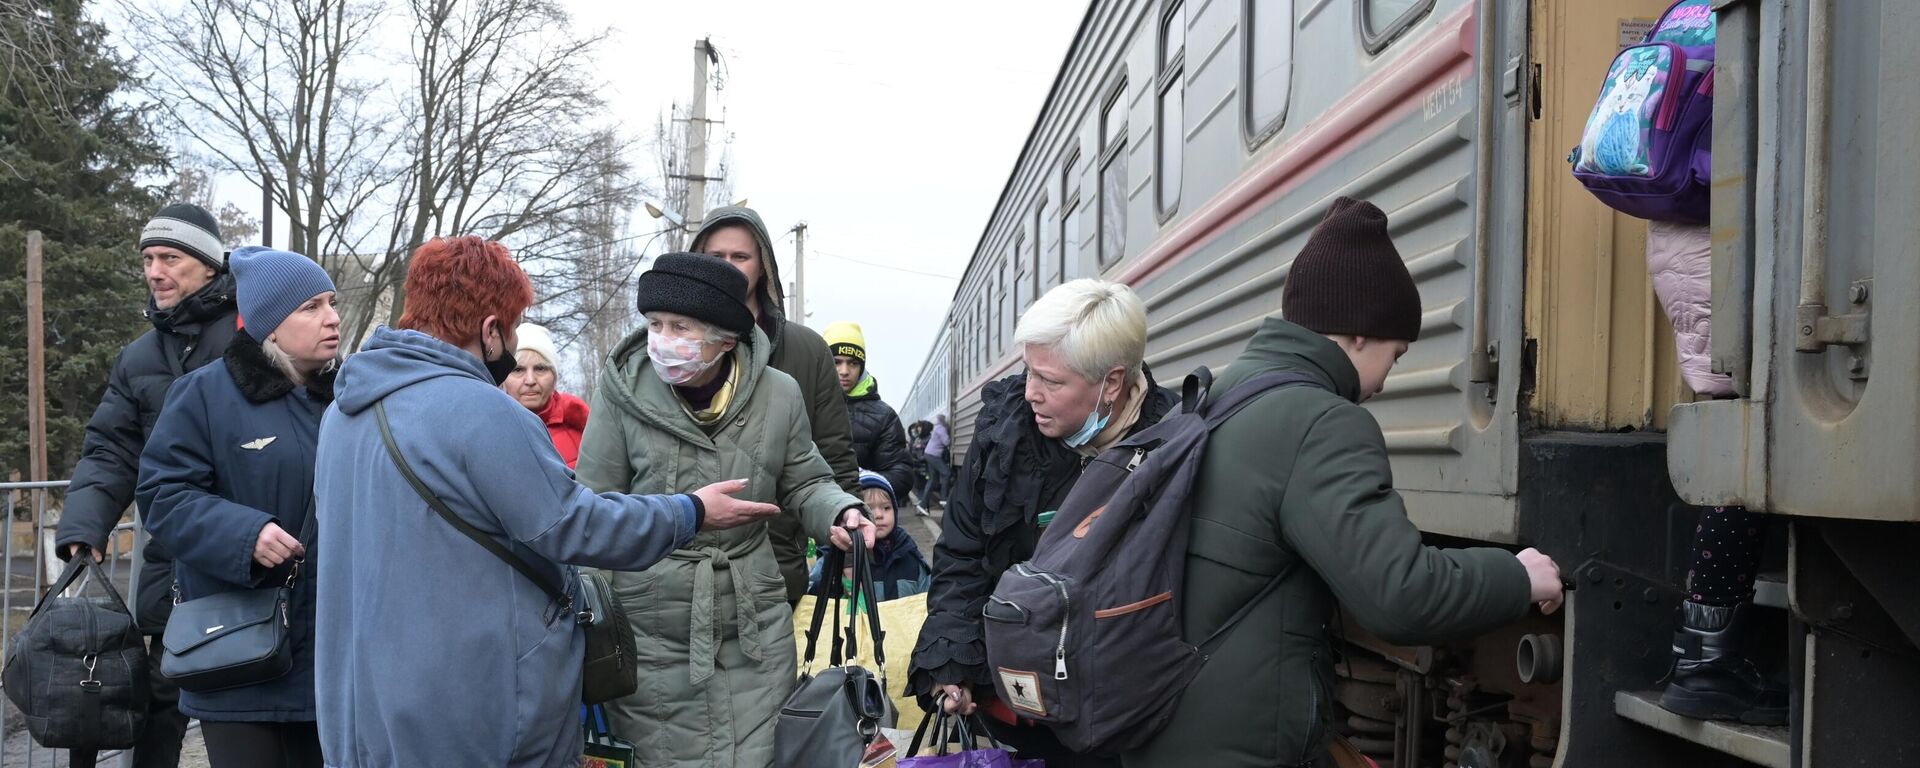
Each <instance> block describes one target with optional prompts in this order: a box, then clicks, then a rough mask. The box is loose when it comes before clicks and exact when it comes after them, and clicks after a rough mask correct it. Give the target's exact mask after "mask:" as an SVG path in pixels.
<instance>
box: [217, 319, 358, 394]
mask: <svg viewBox="0 0 1920 768" xmlns="http://www.w3.org/2000/svg"><path fill="white" fill-rule="evenodd" d="M226 359H227V373H229V374H231V375H232V376H233V383H234V385H235V386H238V387H239V388H240V394H242V395H245V396H246V398H247V402H250V403H265V402H270V401H273V400H278V399H280V398H282V397H285V396H286V395H287V393H288V392H292V391H293V380H292V379H289V378H287V375H286V374H285V373H282V372H281V371H280V369H278V368H275V367H273V360H271V359H269V358H268V357H267V350H266V349H265V348H264V347H261V346H260V342H258V341H254V340H253V334H250V333H247V332H246V331H241V332H239V333H236V334H234V335H233V343H232V344H228V345H227V353H226ZM338 371H339V366H335V367H334V368H333V370H329V371H325V372H322V373H320V374H319V375H316V376H314V377H313V380H312V381H309V382H307V393H308V394H310V395H312V396H313V399H314V400H316V401H319V402H321V403H330V402H333V376H334V374H335V373H336V372H338Z"/></svg>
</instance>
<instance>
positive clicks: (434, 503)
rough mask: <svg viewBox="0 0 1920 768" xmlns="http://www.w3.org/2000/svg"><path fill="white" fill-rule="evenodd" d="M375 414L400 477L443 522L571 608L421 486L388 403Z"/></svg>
mask: <svg viewBox="0 0 1920 768" xmlns="http://www.w3.org/2000/svg"><path fill="white" fill-rule="evenodd" d="M373 411H374V415H375V416H376V417H377V418H378V419H379V420H380V440H381V441H382V442H384V443H386V444H387V455H388V456H390V457H392V458H393V464H394V466H396V467H399V468H400V475H401V476H402V477H405V478H406V479H407V484H408V485H411V486H413V492H414V493H417V494H420V498H421V499H423V500H425V501H426V502H427V506H429V507H432V508H433V511H435V512H438V513H440V517H442V518H444V519H445V520H446V521H447V524H448V525H451V526H453V528H454V530H457V531H459V532H461V533H463V534H466V537H467V538H469V539H473V541H474V543H476V544H479V545H480V546H482V547H485V548H486V550H487V551H488V552H491V553H493V556H494V557H497V558H500V560H501V561H503V562H505V563H506V564H507V565H510V566H513V569H514V570H516V571H519V572H520V575H522V576H525V577H527V580H528V581H531V582H533V583H534V584H535V585H537V586H539V587H540V589H541V590H542V591H544V592H546V593H547V596H548V597H550V598H552V599H553V601H554V602H556V603H559V604H560V606H561V607H562V608H567V609H571V608H572V606H573V600H572V599H571V598H569V597H567V593H566V592H565V591H564V590H562V589H561V588H560V586H559V585H558V584H554V583H553V582H551V581H549V580H548V579H547V578H546V576H545V575H544V574H541V573H540V572H539V571H538V570H535V569H534V567H533V566H532V565H531V564H529V563H528V562H527V561H526V560H525V559H522V558H521V557H520V556H519V555H516V554H514V553H513V550H510V549H507V547H506V545H504V544H501V543H500V542H499V541H498V540H496V539H494V538H493V537H492V536H489V535H487V534H486V532H484V531H481V530H480V529H478V528H475V527H473V524H472V523H469V522H467V521H466V520H463V519H461V518H460V516H459V515H457V514H454V512H453V510H452V509H450V508H448V507H447V504H446V502H444V501H441V500H440V497H439V496H436V495H434V493H433V491H431V490H428V489H427V484H426V483H423V482H421V481H420V477H419V476H418V475H415V474H414V473H413V467H412V466H409V465H408V464H407V458H406V457H405V456H402V455H400V446H399V445H397V444H395V443H394V441H393V428H392V427H391V426H389V425H388V423H387V403H386V401H384V400H382V401H380V402H377V403H374V404H373Z"/></svg>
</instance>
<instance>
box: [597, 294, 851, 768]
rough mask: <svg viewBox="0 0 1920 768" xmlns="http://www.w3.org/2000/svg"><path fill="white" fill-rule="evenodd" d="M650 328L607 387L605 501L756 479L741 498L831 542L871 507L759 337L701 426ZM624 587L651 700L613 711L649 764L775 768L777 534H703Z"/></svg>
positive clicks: (782, 621) (626, 579)
mask: <svg viewBox="0 0 1920 768" xmlns="http://www.w3.org/2000/svg"><path fill="white" fill-rule="evenodd" d="M646 338H647V335H646V331H645V330H644V329H643V330H641V331H639V332H636V333H635V334H634V335H633V336H631V337H629V338H628V339H627V340H626V341H624V342H622V343H621V345H620V348H619V349H618V350H616V351H615V352H614V353H613V355H612V357H611V358H610V360H609V361H608V364H607V367H606V368H605V370H604V372H603V373H602V375H601V377H600V383H599V385H598V386H597V387H595V389H594V397H593V417H592V418H591V419H590V420H589V421H588V422H587V430H586V435H585V436H584V437H583V438H582V442H581V445H580V466H579V470H578V472H579V479H580V482H582V483H584V484H586V485H587V486H588V487H591V488H593V489H594V490H595V491H599V492H602V493H606V492H619V493H688V492H692V491H695V490H698V489H700V488H702V487H704V486H706V485H709V484H712V483H715V482H719V481H722V480H730V479H738V478H747V480H748V484H747V490H746V491H745V492H744V493H741V494H739V496H738V498H741V499H746V500H750V501H761V502H769V503H774V504H778V505H780V507H781V514H782V515H783V516H794V517H796V518H797V519H798V520H799V521H801V522H802V525H803V527H804V529H805V530H806V531H807V533H808V534H810V535H812V536H813V537H814V538H817V539H819V540H821V541H825V540H826V539H827V533H828V531H829V530H830V528H831V527H832V525H833V523H834V521H835V518H836V517H838V516H839V513H840V512H842V511H843V510H845V509H847V508H848V507H857V506H861V505H860V502H859V500H858V499H856V498H854V497H853V496H850V495H848V494H847V493H846V492H844V491H842V490H840V487H839V486H838V485H836V484H835V482H834V477H833V470H832V469H831V468H829V467H828V466H827V462H826V460H825V459H822V458H820V454H819V452H818V451H817V450H815V448H814V443H813V438H812V436H811V432H810V430H809V429H808V424H807V415H806V411H805V410H804V409H805V404H804V402H803V401H802V400H801V398H800V388H799V386H798V385H797V384H795V383H794V381H793V379H792V378H791V377H789V376H787V375H786V374H784V373H781V372H779V371H777V370H774V369H772V368H770V367H768V365H767V360H768V358H769V357H770V354H771V353H770V347H771V345H770V344H768V343H767V337H766V335H765V334H763V333H761V332H760V331H758V330H757V329H756V330H755V331H754V333H753V336H752V338H751V340H749V341H748V342H747V343H746V344H744V345H742V346H741V347H740V348H739V350H740V352H738V353H736V354H737V356H736V357H735V361H736V365H738V366H739V369H740V376H741V377H740V380H739V382H738V385H737V390H736V391H735V393H734V395H733V399H732V401H731V402H730V404H729V405H728V406H727V410H726V415H725V416H724V417H723V418H722V419H721V420H720V422H719V423H718V424H716V425H714V426H713V427H711V428H709V429H711V430H712V431H711V434H709V431H708V430H707V429H702V428H701V427H700V426H698V425H696V424H695V423H694V421H693V418H692V417H691V416H689V415H688V414H687V411H686V408H685V406H684V405H683V404H682V401H681V400H680V399H679V396H678V395H676V394H674V392H673V389H672V388H671V387H669V386H668V385H667V384H666V383H665V382H663V381H661V380H660V377H659V376H658V375H657V374H656V373H654V370H653V364H652V361H650V360H649V359H648V358H647V352H646V349H647V341H646ZM608 577H609V580H610V581H611V582H612V584H613V589H614V592H615V594H617V595H618V596H619V598H620V601H621V604H622V605H623V606H624V607H625V609H626V612H627V617H628V620H629V622H630V623H631V624H632V625H633V630H634V639H635V640H636V641H637V643H638V647H639V656H640V671H639V683H640V687H639V690H638V692H637V693H635V694H634V695H632V696H629V697H627V698H624V699H620V700H619V701H616V702H612V703H610V704H609V705H608V712H609V714H610V715H611V716H612V720H613V727H614V729H615V732H616V733H618V734H619V735H620V736H621V737H623V738H625V739H627V740H629V741H632V742H633V743H634V746H635V747H637V748H638V749H639V756H640V764H642V765H646V766H649V768H661V767H663V766H711V767H713V768H735V766H739V767H740V768H764V767H765V766H768V765H770V764H771V763H772V761H773V726H774V720H775V718H776V716H777V715H778V714H779V711H780V705H781V703H782V702H784V701H785V700H786V697H787V695H788V694H789V693H791V692H792V689H793V684H794V680H795V674H796V673H795V667H794V650H793V648H794V643H793V613H792V610H791V609H790V608H788V607H787V590H786V584H785V582H784V581H783V580H782V578H781V575H780V570H779V567H778V565H777V564H776V563H775V562H774V553H773V544H772V542H771V541H769V539H768V538H767V526H766V524H765V523H756V524H753V525H748V526H743V527H740V528H733V529H730V530H724V531H702V532H700V534H699V535H697V536H695V537H694V539H693V541H692V543H690V544H688V545H687V547H686V548H685V549H680V550H676V551H675V552H674V553H673V554H672V555H670V556H668V558H667V559H666V560H663V561H661V562H660V563H659V564H658V565H655V566H654V567H652V568H649V569H647V570H645V571H641V572H638V573H611V574H608Z"/></svg>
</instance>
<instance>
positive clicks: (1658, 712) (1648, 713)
mask: <svg viewBox="0 0 1920 768" xmlns="http://www.w3.org/2000/svg"><path fill="white" fill-rule="evenodd" d="M1753 602H1754V604H1756V605H1760V606H1764V607H1767V608H1778V609H1782V610H1784V609H1785V608H1786V607H1787V575H1786V574H1785V573H1784V572H1777V573H1762V574H1760V575H1759V577H1758V578H1756V579H1755V580H1754V585H1753ZM1613 711H1614V713H1615V714H1617V715H1619V716H1621V717H1624V718H1626V719H1628V720H1632V721H1634V722H1636V723H1639V724H1641V725H1644V726H1647V727H1649V728H1652V729H1654V730H1657V731H1662V732H1665V733H1668V734H1671V735H1674V736H1678V737H1680V738H1682V739H1686V740H1687V741H1691V742H1694V743H1695V744H1699V745H1701V746H1704V747H1707V748H1708V749H1712V750H1715V751H1718V752H1722V753H1725V754H1728V755H1732V756H1734V757H1737V758H1740V759H1742V760H1745V761H1747V762H1750V763H1753V764H1755V765H1760V766H1765V768H1791V766H1792V763H1793V759H1792V753H1791V751H1790V748H1789V746H1788V733H1787V727H1786V726H1759V725H1746V724H1743V723H1721V722H1712V721H1706V720H1695V719H1693V718H1690V717H1683V716H1681V715H1676V714H1674V713H1672V712H1668V711H1666V710H1665V709H1662V708H1661V707H1660V692H1659V691H1657V690H1653V691H1616V692H1614V695H1613Z"/></svg>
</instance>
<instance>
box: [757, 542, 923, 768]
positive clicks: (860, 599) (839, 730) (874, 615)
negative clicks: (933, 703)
mask: <svg viewBox="0 0 1920 768" xmlns="http://www.w3.org/2000/svg"><path fill="white" fill-rule="evenodd" d="M850 533H852V534H853V540H854V542H855V544H854V546H853V549H852V551H851V553H850V554H849V553H843V552H841V551H840V550H839V549H837V548H831V547H829V548H828V549H827V554H826V563H824V564H823V565H822V570H821V574H822V575H821V577H820V581H821V583H822V584H824V585H826V587H825V588H824V589H823V590H821V591H822V593H823V594H821V595H819V596H817V597H815V598H814V603H813V621H812V623H811V624H810V625H809V626H808V628H807V653H806V661H805V671H803V672H802V673H801V675H800V682H799V684H798V685H796V686H794V689H793V693H792V694H791V695H789V696H788V697H787V702H786V704H784V705H782V706H781V707H780V717H779V719H778V720H775V721H774V726H773V741H774V765H775V766H778V767H779V768H810V767H811V766H822V765H859V764H860V759H861V757H862V755H864V754H866V751H867V746H868V745H870V744H872V743H873V740H874V738H875V737H877V736H879V735H880V729H881V728H882V727H891V726H892V725H893V721H894V718H895V717H896V715H897V713H895V712H893V711H892V710H893V707H892V705H891V704H890V703H889V699H888V698H887V695H886V690H887V679H886V666H887V652H886V632H885V631H883V630H882V629H881V627H880V604H879V601H878V600H876V599H875V598H876V596H877V594H878V593H877V591H876V590H875V589H874V587H873V568H872V564H871V562H870V559H871V555H870V554H869V553H867V551H866V548H865V547H863V546H860V544H859V542H860V534H859V532H858V531H850ZM849 557H851V559H852V561H853V594H852V595H845V594H844V592H845V590H843V589H842V588H841V586H840V578H839V574H840V571H841V570H842V569H843V567H844V566H843V565H842V564H843V563H844V562H846V559H847V558H849ZM843 597H851V598H852V600H853V603H854V605H853V610H852V611H851V612H850V613H848V615H847V627H846V638H845V641H844V643H843V642H842V638H841V635H840V625H839V624H838V623H836V624H834V626H833V655H832V656H831V657H830V658H831V661H832V664H833V666H831V667H828V668H826V669H823V670H821V671H820V674H819V675H818V676H815V675H813V674H812V669H813V659H814V651H815V646H816V645H817V643H818V641H819V639H820V624H821V621H822V620H823V618H824V617H825V615H826V610H827V601H828V599H829V598H831V599H832V601H833V612H834V614H835V616H836V617H837V616H838V615H839V614H840V612H841V607H840V601H841V598H843ZM862 612H865V613H866V617H867V621H868V629H869V632H870V635H869V638H868V639H870V640H872V641H873V659H874V666H875V668H877V669H879V670H880V674H879V675H878V676H877V677H876V676H875V674H874V673H873V672H870V671H868V670H867V669H865V668H864V667H860V666H856V665H853V664H848V663H845V662H846V661H848V660H849V659H851V658H852V657H855V656H858V655H859V654H860V644H859V640H858V639H857V638H856V636H855V633H854V629H855V628H856V627H857V626H858V622H859V616H860V614H861V613H862ZM842 650H844V651H845V652H846V653H845V656H844V657H843V656H842V655H841V651H842Z"/></svg>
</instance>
